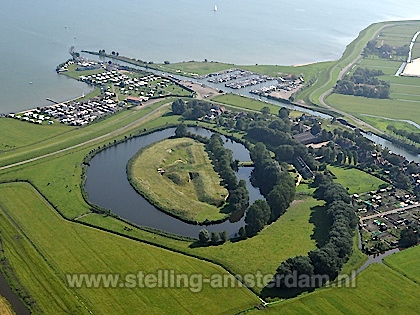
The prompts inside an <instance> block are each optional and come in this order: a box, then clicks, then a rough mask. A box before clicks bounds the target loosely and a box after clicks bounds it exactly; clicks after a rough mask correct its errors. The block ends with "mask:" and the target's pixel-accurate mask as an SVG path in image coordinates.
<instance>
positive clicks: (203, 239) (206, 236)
mask: <svg viewBox="0 0 420 315" xmlns="http://www.w3.org/2000/svg"><path fill="white" fill-rule="evenodd" d="M198 239H199V240H200V243H202V244H207V243H208V242H209V241H210V233H209V231H207V230H206V229H201V230H200V232H199V233H198Z"/></svg>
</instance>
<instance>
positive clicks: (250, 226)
mask: <svg viewBox="0 0 420 315" xmlns="http://www.w3.org/2000/svg"><path fill="white" fill-rule="evenodd" d="M270 215H271V211H270V206H269V205H268V203H267V202H266V201H265V200H262V199H258V200H256V201H255V202H254V203H253V204H252V205H251V206H250V207H249V208H248V211H247V212H246V217H245V223H246V226H245V230H246V235H247V236H253V235H256V234H257V233H258V232H259V231H261V229H262V228H263V227H264V226H265V225H266V224H267V223H268V221H269V220H270Z"/></svg>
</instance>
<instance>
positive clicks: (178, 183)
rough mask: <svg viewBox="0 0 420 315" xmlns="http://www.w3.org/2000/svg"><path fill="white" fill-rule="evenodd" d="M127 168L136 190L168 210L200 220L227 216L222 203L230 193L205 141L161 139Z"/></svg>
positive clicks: (133, 160)
mask: <svg viewBox="0 0 420 315" xmlns="http://www.w3.org/2000/svg"><path fill="white" fill-rule="evenodd" d="M127 170H128V174H129V179H130V182H131V183H132V185H133V186H134V187H135V188H136V190H137V191H138V192H140V193H141V194H143V195H145V196H146V197H147V199H149V200H152V203H153V204H155V205H157V206H158V207H159V208H160V209H162V210H164V211H166V212H170V213H173V214H175V215H176V216H179V217H181V218H183V219H186V220H189V221H198V222H204V221H206V220H208V221H215V220H219V219H222V218H224V217H226V213H223V212H221V211H222V209H221V208H220V206H222V205H223V204H224V201H225V198H226V197H227V195H228V192H227V190H226V188H224V187H223V186H221V178H220V176H219V174H217V173H216V172H215V171H214V169H213V165H212V164H211V161H210V159H209V156H208V155H207V152H206V151H205V148H204V144H202V143H199V142H196V141H194V140H193V139H189V138H178V139H167V140H163V141H160V142H158V143H155V144H153V145H151V146H149V147H147V148H145V149H144V150H141V151H140V152H138V154H136V155H135V156H134V157H133V158H132V159H131V160H130V161H129V163H128V168H127ZM158 170H163V171H164V173H163V174H160V173H159V172H158Z"/></svg>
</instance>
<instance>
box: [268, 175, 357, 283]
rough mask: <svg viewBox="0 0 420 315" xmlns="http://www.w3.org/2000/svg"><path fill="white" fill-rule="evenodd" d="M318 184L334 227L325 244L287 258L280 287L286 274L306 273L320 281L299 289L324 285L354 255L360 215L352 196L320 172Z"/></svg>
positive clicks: (278, 275)
mask: <svg viewBox="0 0 420 315" xmlns="http://www.w3.org/2000/svg"><path fill="white" fill-rule="evenodd" d="M315 182H316V183H318V184H319V186H318V188H317V190H316V191H315V195H316V196H317V197H318V198H319V199H323V200H325V202H326V204H325V207H326V208H327V215H328V217H329V219H330V220H331V227H330V231H329V234H328V239H327V241H326V242H325V245H323V246H322V247H320V248H318V249H315V250H313V251H311V252H309V254H308V256H296V257H293V258H289V259H287V260H286V261H284V262H283V263H282V264H281V265H280V266H279V267H278V269H277V272H276V275H275V279H274V280H275V281H276V284H277V285H278V286H280V288H287V285H288V284H287V283H286V282H285V279H287V276H290V275H294V276H297V277H299V276H305V277H309V278H312V279H318V280H319V281H313V282H311V285H312V287H303V288H296V289H298V290H300V291H305V290H308V289H312V288H313V287H317V286H321V285H323V284H324V283H325V281H327V280H333V279H335V278H336V277H337V276H338V274H339V272H340V270H341V268H342V266H343V264H344V263H345V262H346V261H347V260H348V258H349V256H350V255H351V254H352V249H353V247H352V244H353V242H352V238H353V235H354V231H355V227H356V225H357V218H356V215H355V213H354V210H353V207H352V206H351V205H350V204H349V201H350V196H349V195H348V193H347V191H346V190H345V189H344V187H342V186H341V185H340V184H336V183H333V182H332V179H331V178H330V177H329V176H327V175H322V174H320V175H317V178H316V180H315Z"/></svg>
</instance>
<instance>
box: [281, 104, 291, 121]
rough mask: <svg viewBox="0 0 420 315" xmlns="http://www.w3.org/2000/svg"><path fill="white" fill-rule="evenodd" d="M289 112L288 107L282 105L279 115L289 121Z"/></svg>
mask: <svg viewBox="0 0 420 315" xmlns="http://www.w3.org/2000/svg"><path fill="white" fill-rule="evenodd" d="M289 113H290V111H289V110H288V109H287V108H286V107H282V108H280V109H279V117H280V118H281V119H282V120H283V121H286V120H287V121H288V120H289Z"/></svg>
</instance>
